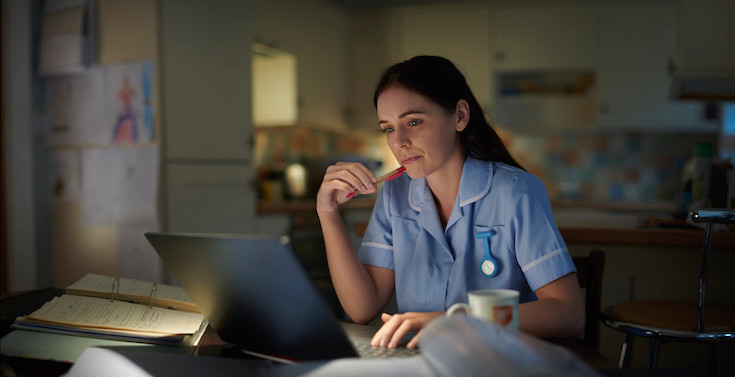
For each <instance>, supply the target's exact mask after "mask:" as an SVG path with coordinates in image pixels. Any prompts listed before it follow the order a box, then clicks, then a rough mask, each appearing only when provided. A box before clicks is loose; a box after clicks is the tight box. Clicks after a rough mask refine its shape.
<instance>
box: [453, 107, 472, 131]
mask: <svg viewBox="0 0 735 377" xmlns="http://www.w3.org/2000/svg"><path fill="white" fill-rule="evenodd" d="M454 114H455V115H456V116H457V124H456V129H457V132H462V131H463V130H464V128H465V127H467V124H468V123H469V122H470V105H469V104H468V103H467V101H465V100H463V99H460V100H459V101H457V108H456V109H455V111H454Z"/></svg>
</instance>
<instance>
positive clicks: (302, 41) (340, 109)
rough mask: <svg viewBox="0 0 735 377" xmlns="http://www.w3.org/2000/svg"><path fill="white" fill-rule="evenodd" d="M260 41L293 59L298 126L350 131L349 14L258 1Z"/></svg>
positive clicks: (280, 0)
mask: <svg viewBox="0 0 735 377" xmlns="http://www.w3.org/2000/svg"><path fill="white" fill-rule="evenodd" d="M253 14H254V16H253V17H252V20H253V25H254V31H255V40H256V42H260V43H264V44H266V45H270V46H273V47H277V48H279V49H281V50H283V51H286V52H288V53H291V54H293V55H294V58H295V60H296V62H297V63H296V64H297V68H296V76H297V84H296V87H297V102H298V117H297V121H296V124H304V125H309V126H314V127H319V128H326V129H333V130H340V129H344V128H345V126H346V111H347V106H348V103H347V82H348V80H347V65H348V64H347V63H348V59H347V57H348V45H349V42H348V24H347V20H348V17H347V14H346V11H345V10H343V9H341V8H339V7H338V6H336V5H333V4H331V3H328V2H322V1H287V0H254V1H253Z"/></svg>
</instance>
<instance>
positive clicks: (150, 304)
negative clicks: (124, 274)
mask: <svg viewBox="0 0 735 377" xmlns="http://www.w3.org/2000/svg"><path fill="white" fill-rule="evenodd" d="M156 292H158V283H156V282H153V285H151V296H150V301H149V304H148V308H150V309H153V296H154V295H155V294H156Z"/></svg>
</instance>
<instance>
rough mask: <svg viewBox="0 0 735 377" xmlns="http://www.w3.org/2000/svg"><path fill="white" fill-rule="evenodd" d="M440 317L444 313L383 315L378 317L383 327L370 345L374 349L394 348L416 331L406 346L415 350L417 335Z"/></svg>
mask: <svg viewBox="0 0 735 377" xmlns="http://www.w3.org/2000/svg"><path fill="white" fill-rule="evenodd" d="M441 315H444V312H426V313H418V312H407V313H403V314H394V315H390V314H386V313H383V314H382V315H381V317H380V319H382V320H383V322H384V323H383V326H382V327H381V328H380V329H379V330H378V332H376V333H375V336H374V337H373V339H372V341H371V342H370V344H371V345H372V346H374V347H388V348H396V347H398V346H399V345H400V344H401V341H402V340H403V339H404V338H405V337H406V336H408V335H410V333H411V332H412V331H417V330H418V331H419V332H418V333H417V334H416V335H415V336H414V337H413V338H412V339H411V340H410V341H409V342H408V344H406V348H416V347H417V346H418V342H419V335H420V334H421V331H423V328H424V327H425V326H426V324H428V323H429V322H431V320H432V319H434V318H436V317H438V316H441Z"/></svg>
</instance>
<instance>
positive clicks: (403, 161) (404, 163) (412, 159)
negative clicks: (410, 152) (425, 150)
mask: <svg viewBox="0 0 735 377" xmlns="http://www.w3.org/2000/svg"><path fill="white" fill-rule="evenodd" d="M418 159H419V157H418V156H413V157H408V158H404V159H403V160H401V165H404V166H405V165H407V164H410V163H413V162H416V160H418Z"/></svg>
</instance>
